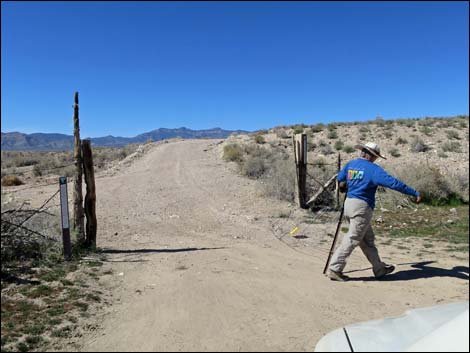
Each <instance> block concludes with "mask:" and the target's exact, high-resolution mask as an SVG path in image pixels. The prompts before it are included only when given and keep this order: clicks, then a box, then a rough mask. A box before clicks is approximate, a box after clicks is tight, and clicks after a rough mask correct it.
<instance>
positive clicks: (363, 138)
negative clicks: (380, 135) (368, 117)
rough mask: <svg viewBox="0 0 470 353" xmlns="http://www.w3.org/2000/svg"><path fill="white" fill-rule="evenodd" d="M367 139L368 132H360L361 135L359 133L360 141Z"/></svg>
mask: <svg viewBox="0 0 470 353" xmlns="http://www.w3.org/2000/svg"><path fill="white" fill-rule="evenodd" d="M366 139H367V135H366V134H360V135H359V140H360V141H364V140H366Z"/></svg>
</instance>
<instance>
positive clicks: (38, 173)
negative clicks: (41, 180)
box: [33, 164, 42, 177]
mask: <svg viewBox="0 0 470 353" xmlns="http://www.w3.org/2000/svg"><path fill="white" fill-rule="evenodd" d="M33 175H34V176H35V177H38V176H41V175H42V171H41V167H39V165H38V164H36V165H35V166H34V167H33Z"/></svg>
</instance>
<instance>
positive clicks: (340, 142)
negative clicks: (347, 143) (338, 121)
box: [335, 140, 344, 151]
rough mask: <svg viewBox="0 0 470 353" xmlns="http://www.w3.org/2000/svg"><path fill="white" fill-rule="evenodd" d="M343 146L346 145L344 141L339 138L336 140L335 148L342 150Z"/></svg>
mask: <svg viewBox="0 0 470 353" xmlns="http://www.w3.org/2000/svg"><path fill="white" fill-rule="evenodd" d="M343 147H344V142H343V141H341V140H338V141H336V142H335V149H336V150H337V151H341V150H342V149H343Z"/></svg>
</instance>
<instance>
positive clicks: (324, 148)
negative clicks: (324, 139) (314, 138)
mask: <svg viewBox="0 0 470 353" xmlns="http://www.w3.org/2000/svg"><path fill="white" fill-rule="evenodd" d="M318 152H319V153H321V154H324V155H329V154H332V153H334V152H333V148H331V146H330V145H328V144H323V145H320V147H319V148H318Z"/></svg>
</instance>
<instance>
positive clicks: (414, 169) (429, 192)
mask: <svg viewBox="0 0 470 353" xmlns="http://www.w3.org/2000/svg"><path fill="white" fill-rule="evenodd" d="M466 174H467V175H465V173H462V174H459V175H458V177H456V176H455V175H444V174H442V173H441V172H440V171H439V169H437V168H436V167H433V166H428V165H426V164H423V163H421V164H415V163H413V164H405V165H402V166H401V167H399V168H398V169H397V170H396V171H395V176H396V177H397V178H399V179H400V180H402V181H403V182H404V183H406V184H407V185H409V186H411V187H412V188H414V189H415V190H417V191H418V192H419V193H420V194H421V196H422V197H423V201H424V202H427V203H429V204H432V205H443V204H448V203H451V202H453V201H460V202H468V171H467V173H466Z"/></svg>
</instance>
